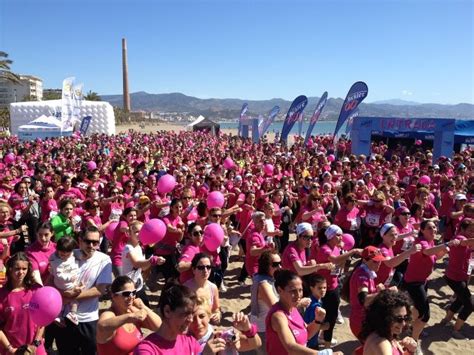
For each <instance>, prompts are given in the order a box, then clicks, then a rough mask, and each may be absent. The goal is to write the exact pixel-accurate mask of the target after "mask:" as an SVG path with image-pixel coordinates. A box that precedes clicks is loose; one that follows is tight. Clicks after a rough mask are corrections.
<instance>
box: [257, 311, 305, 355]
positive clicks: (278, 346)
mask: <svg viewBox="0 0 474 355" xmlns="http://www.w3.org/2000/svg"><path fill="white" fill-rule="evenodd" d="M276 312H282V313H283V314H284V315H285V316H286V318H287V319H288V327H289V328H290V331H291V333H292V334H293V336H294V337H295V341H296V343H297V344H299V345H303V346H305V345H306V342H307V341H308V332H307V330H306V325H305V323H304V320H303V317H301V314H300V313H299V312H298V310H297V309H296V308H292V309H291V311H290V312H289V313H288V312H286V311H285V310H284V309H283V308H282V307H281V305H280V303H279V302H277V303H275V304H274V305H273V306H272V308H270V310H269V311H268V314H267V318H266V319H265V326H266V330H267V331H266V335H267V339H266V342H265V348H266V350H267V354H272V355H289V354H288V352H287V351H286V350H285V347H284V346H283V344H282V343H281V341H280V337H279V336H278V333H277V332H276V331H275V330H273V328H272V325H271V324H272V316H273V314H274V313H276Z"/></svg>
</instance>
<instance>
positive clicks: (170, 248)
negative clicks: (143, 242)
mask: <svg viewBox="0 0 474 355" xmlns="http://www.w3.org/2000/svg"><path fill="white" fill-rule="evenodd" d="M163 222H165V224H166V226H168V225H172V226H173V227H175V228H176V227H178V225H179V224H181V223H183V220H182V219H181V217H180V216H176V217H174V218H173V217H171V215H166V216H165V217H163ZM178 238H179V234H178V233H175V232H169V231H168V230H166V234H165V236H164V237H163V239H162V240H161V241H160V242H158V243H157V244H156V247H155V254H156V255H171V254H173V253H174V252H175V250H176V243H177V241H178Z"/></svg>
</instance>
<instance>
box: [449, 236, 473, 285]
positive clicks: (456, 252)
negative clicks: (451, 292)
mask: <svg viewBox="0 0 474 355" xmlns="http://www.w3.org/2000/svg"><path fill="white" fill-rule="evenodd" d="M454 239H457V240H459V241H463V240H466V239H467V238H466V237H464V236H462V235H458V236H456V237H455V238H454ZM473 269H474V250H473V249H471V248H469V247H468V246H461V245H458V246H456V247H454V246H452V247H449V264H448V268H447V269H446V276H447V277H448V278H450V279H451V280H453V281H468V280H469V276H470V275H471V274H472V272H473Z"/></svg>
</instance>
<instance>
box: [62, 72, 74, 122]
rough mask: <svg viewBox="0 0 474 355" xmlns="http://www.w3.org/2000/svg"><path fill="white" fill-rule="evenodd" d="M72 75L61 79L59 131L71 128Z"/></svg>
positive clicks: (72, 107) (72, 110) (72, 112)
mask: <svg viewBox="0 0 474 355" xmlns="http://www.w3.org/2000/svg"><path fill="white" fill-rule="evenodd" d="M74 80H75V78H74V77H70V78H66V79H64V80H63V91H62V106H61V131H67V130H70V129H72V125H73V114H74V106H73V98H72V96H73V84H74Z"/></svg>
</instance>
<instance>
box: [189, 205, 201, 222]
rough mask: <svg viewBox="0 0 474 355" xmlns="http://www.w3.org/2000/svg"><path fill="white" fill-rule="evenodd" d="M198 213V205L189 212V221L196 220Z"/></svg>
mask: <svg viewBox="0 0 474 355" xmlns="http://www.w3.org/2000/svg"><path fill="white" fill-rule="evenodd" d="M198 217H199V216H198V213H197V210H196V207H194V208H193V209H192V210H191V212H189V214H188V221H189V222H194V221H195V220H196V219H198Z"/></svg>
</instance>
